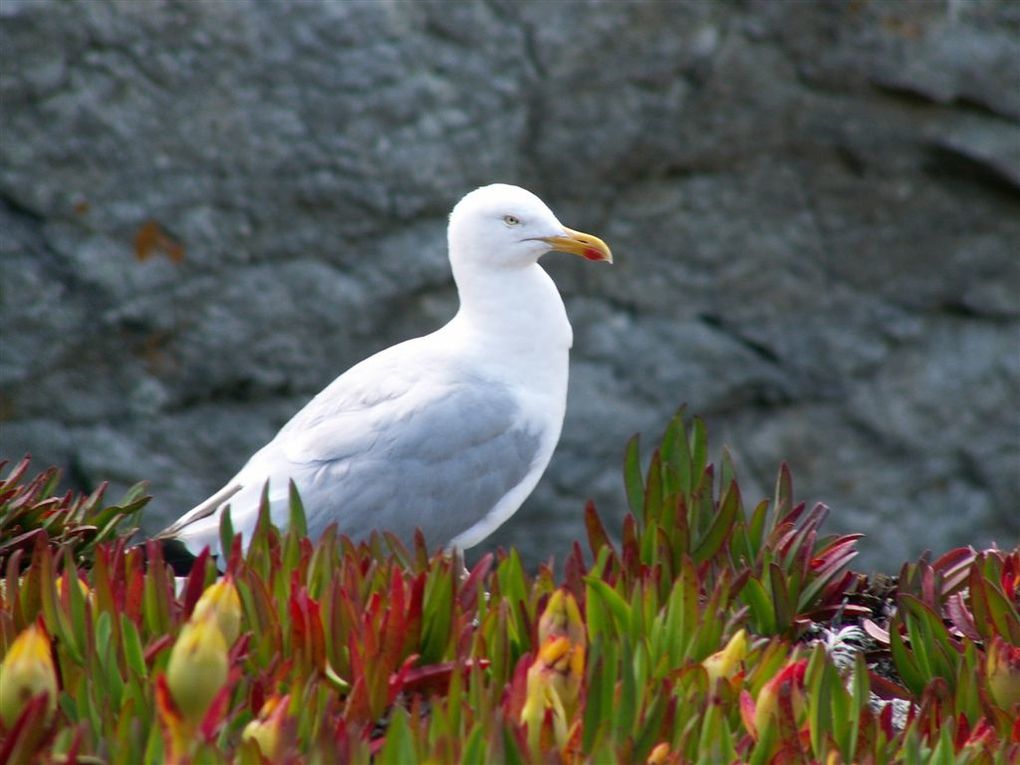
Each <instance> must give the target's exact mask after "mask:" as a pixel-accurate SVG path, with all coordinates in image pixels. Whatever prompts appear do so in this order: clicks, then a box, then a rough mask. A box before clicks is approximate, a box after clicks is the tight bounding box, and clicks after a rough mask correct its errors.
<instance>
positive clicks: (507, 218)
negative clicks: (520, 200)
mask: <svg viewBox="0 0 1020 765" xmlns="http://www.w3.org/2000/svg"><path fill="white" fill-rule="evenodd" d="M503 222H504V223H505V224H506V225H508V226H519V225H521V219H520V218H518V217H517V216H516V215H504V216H503Z"/></svg>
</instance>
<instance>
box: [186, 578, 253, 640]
mask: <svg viewBox="0 0 1020 765" xmlns="http://www.w3.org/2000/svg"><path fill="white" fill-rule="evenodd" d="M210 615H212V616H213V617H214V618H215V619H216V624H217V625H218V626H219V628H220V632H221V633H222V634H223V639H224V640H225V641H226V643H227V646H228V647H229V646H232V645H233V644H234V641H235V640H237V636H238V635H240V634H241V597H240V596H239V595H238V594H237V587H236V586H235V585H234V580H233V579H232V578H231V577H230V576H225V577H224V578H223V579H221V580H219V581H218V582H216V583H215V584H213V585H211V586H210V587H209V588H207V589H206V591H205V592H203V593H202V597H200V598H199V599H198V602H197V603H196V604H195V610H194V611H193V612H192V614H191V621H193V622H199V621H202V620H204V619H205V618H207V617H208V616H210Z"/></svg>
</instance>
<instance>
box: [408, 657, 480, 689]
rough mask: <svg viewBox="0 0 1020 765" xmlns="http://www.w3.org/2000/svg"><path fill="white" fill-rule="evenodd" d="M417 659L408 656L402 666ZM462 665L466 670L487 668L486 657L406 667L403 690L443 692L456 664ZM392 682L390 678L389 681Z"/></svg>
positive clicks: (448, 685)
mask: <svg viewBox="0 0 1020 765" xmlns="http://www.w3.org/2000/svg"><path fill="white" fill-rule="evenodd" d="M416 659H417V656H410V657H408V659H407V661H406V662H404V666H409V664H410V663H413V661H414V660H416ZM458 664H460V665H462V666H463V667H464V668H465V669H466V670H470V669H471V668H472V667H476V666H477V667H479V668H481V669H487V668H488V667H489V664H490V662H489V660H488V659H468V660H467V661H463V662H456V661H444V662H442V663H440V664H429V665H427V666H424V667H415V668H413V669H408V670H407V672H406V673H404V675H403V690H404V691H405V692H407V693H419V694H422V695H432V694H444V693H446V691H447V689H448V688H449V687H450V679H451V678H452V677H453V671H454V669H455V668H456V667H457V665H458ZM390 682H391V683H392V682H393V681H392V680H391V681H390Z"/></svg>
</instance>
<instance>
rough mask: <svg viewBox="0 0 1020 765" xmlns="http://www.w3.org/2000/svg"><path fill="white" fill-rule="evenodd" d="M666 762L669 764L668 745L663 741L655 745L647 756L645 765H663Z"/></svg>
mask: <svg viewBox="0 0 1020 765" xmlns="http://www.w3.org/2000/svg"><path fill="white" fill-rule="evenodd" d="M667 762H669V744H668V743H667V742H665V741H663V742H662V743H660V744H656V745H655V748H653V749H652V751H651V752H650V753H649V754H648V759H647V760H645V765H665V764H666V763H667Z"/></svg>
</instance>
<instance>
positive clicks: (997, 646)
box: [985, 635, 1020, 712]
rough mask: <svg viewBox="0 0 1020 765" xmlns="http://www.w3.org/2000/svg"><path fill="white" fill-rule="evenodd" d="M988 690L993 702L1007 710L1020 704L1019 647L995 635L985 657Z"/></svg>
mask: <svg viewBox="0 0 1020 765" xmlns="http://www.w3.org/2000/svg"><path fill="white" fill-rule="evenodd" d="M985 675H986V676H987V678H988V690H989V691H991V693H992V698H993V699H995V703H996V704H998V705H999V706H1000V707H1001V708H1002V709H1004V710H1005V711H1007V712H1009V711H1012V709H1013V707H1014V706H1016V705H1017V704H1020V647H1017V646H1015V645H1010V644H1009V643H1007V642H1006V641H1005V640H1003V639H1002V638H1001V637H999V636H998V635H996V636H995V637H993V638H992V641H991V643H990V644H989V646H988V656H987V658H986V659H985Z"/></svg>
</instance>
